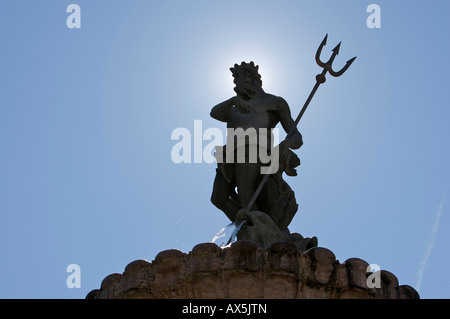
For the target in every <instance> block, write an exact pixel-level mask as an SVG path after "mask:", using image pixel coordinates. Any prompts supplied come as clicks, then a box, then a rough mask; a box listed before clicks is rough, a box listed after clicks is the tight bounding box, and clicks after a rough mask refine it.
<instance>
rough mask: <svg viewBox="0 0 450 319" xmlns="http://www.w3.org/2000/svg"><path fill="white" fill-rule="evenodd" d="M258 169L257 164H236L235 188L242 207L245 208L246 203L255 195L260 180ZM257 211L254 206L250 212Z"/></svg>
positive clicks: (258, 165)
mask: <svg viewBox="0 0 450 319" xmlns="http://www.w3.org/2000/svg"><path fill="white" fill-rule="evenodd" d="M260 167H261V165H260V164H258V163H242V164H240V163H236V164H235V172H236V186H237V190H238V198H239V202H240V203H241V205H242V207H244V208H247V205H248V203H249V202H250V200H251V199H252V196H253V194H254V193H255V190H256V187H257V184H258V181H259V179H260ZM254 210H257V207H256V205H255V204H253V206H252V207H251V208H250V211H254Z"/></svg>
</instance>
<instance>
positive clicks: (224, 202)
mask: <svg viewBox="0 0 450 319" xmlns="http://www.w3.org/2000/svg"><path fill="white" fill-rule="evenodd" d="M233 188H234V184H232V183H229V182H228V181H227V180H226V179H225V177H224V176H223V175H222V174H221V173H220V172H217V174H216V178H215V179H214V186H213V191H212V195H211V202H212V203H213V204H214V206H216V207H217V208H218V209H220V210H221V211H223V212H224V213H225V215H226V216H227V217H228V218H229V219H230V220H231V221H232V222H234V221H235V219H236V214H237V212H238V210H239V209H241V207H240V206H239V205H238V204H236V203H235V202H234V201H233V200H231V199H230V194H232V193H233Z"/></svg>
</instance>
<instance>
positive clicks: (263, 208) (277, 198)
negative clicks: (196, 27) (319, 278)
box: [211, 62, 317, 250]
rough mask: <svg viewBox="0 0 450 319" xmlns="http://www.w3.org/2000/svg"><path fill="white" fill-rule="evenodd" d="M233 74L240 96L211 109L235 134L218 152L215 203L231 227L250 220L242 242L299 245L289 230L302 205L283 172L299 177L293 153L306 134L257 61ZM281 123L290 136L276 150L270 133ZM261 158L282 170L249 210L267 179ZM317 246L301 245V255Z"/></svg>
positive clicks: (236, 68)
mask: <svg viewBox="0 0 450 319" xmlns="http://www.w3.org/2000/svg"><path fill="white" fill-rule="evenodd" d="M230 70H231V72H232V74H233V77H234V83H235V85H236V87H235V88H234V91H235V92H236V96H234V97H232V98H230V99H228V100H226V101H224V102H222V103H219V104H218V105H216V106H215V107H213V109H212V110H211V116H212V117H213V118H214V119H216V120H218V121H221V122H226V123H227V128H228V129H232V131H230V130H228V137H227V145H225V146H224V147H223V148H221V147H218V148H216V158H217V162H218V168H217V173H216V177H215V180H214V187H213V192H212V196H211V201H212V203H213V204H214V205H215V206H216V207H217V208H219V209H220V210H222V211H223V212H224V213H225V215H226V216H227V217H228V218H229V219H230V220H231V221H232V222H235V221H240V220H244V219H245V220H246V224H244V226H243V228H242V229H241V230H240V232H239V233H238V239H247V240H252V241H254V242H255V243H257V244H258V245H260V246H262V247H265V246H269V245H270V244H271V243H273V242H274V241H286V240H289V241H297V242H298V241H299V240H300V239H303V237H301V235H299V234H290V232H289V230H288V228H287V227H288V225H289V224H290V222H291V220H292V218H293V217H294V215H295V213H296V212H297V209H298V204H297V202H296V199H295V195H294V192H293V191H292V189H291V188H290V187H289V185H288V184H287V183H286V182H285V181H284V180H283V178H282V173H283V172H285V173H286V174H287V175H289V176H296V175H297V172H296V170H295V168H296V167H297V166H298V165H300V160H299V158H298V157H297V155H295V154H294V153H293V152H292V151H291V149H298V148H300V147H301V146H302V144H303V141H302V135H301V134H300V132H299V131H298V130H297V128H296V123H295V121H294V120H293V119H292V117H291V112H290V109H289V106H288V104H287V103H286V101H285V100H284V99H283V98H281V97H278V96H275V95H272V94H268V93H266V92H264V90H263V88H262V81H261V76H260V74H259V73H258V66H255V64H254V62H250V63H246V62H242V63H241V65H237V64H235V65H234V67H233V68H231V69H230ZM278 123H280V124H281V126H282V127H283V129H284V130H285V131H286V133H289V132H291V134H290V135H288V136H287V138H286V139H285V140H284V141H282V142H281V143H280V144H279V145H278V146H276V147H275V148H274V147H273V142H274V141H273V135H272V134H271V129H273V128H275V126H276V125H277V124H278ZM236 129H242V130H241V133H242V131H243V132H244V134H246V133H247V136H239V133H237V132H238V130H236ZM251 129H255V131H254V132H256V135H255V136H250V135H251V133H250V131H251ZM230 132H234V135H231V134H230ZM261 132H262V133H261ZM230 135H231V136H230ZM241 135H242V134H241ZM239 140H241V142H242V143H241V144H239ZM230 142H231V143H230ZM230 144H232V145H231V146H230ZM252 146H255V147H254V148H252ZM240 151H242V153H243V154H244V156H243V157H241V158H239V154H240V153H239V152H240ZM252 152H253V153H256V154H258V156H255V157H254V158H256V160H253V161H252V155H256V154H252ZM242 153H241V154H242ZM217 154H220V156H217ZM230 154H231V155H230ZM260 154H267V155H268V156H269V157H270V164H273V163H274V162H275V164H278V163H279V165H276V166H278V167H275V173H273V174H270V176H269V178H268V180H267V182H266V183H265V184H264V186H263V188H262V189H261V192H260V193H259V196H258V197H257V198H256V201H255V203H254V204H253V205H252V206H251V209H249V210H246V209H245V208H246V207H247V206H248V205H249V202H250V201H251V198H252V196H253V195H254V193H255V190H256V189H257V187H258V185H259V183H260V181H261V178H262V176H263V175H262V174H261V168H262V167H264V165H265V164H263V163H267V159H266V160H265V162H263V161H262V160H261V157H260V156H259V155H260ZM274 156H279V158H275V157H274ZM236 190H237V192H236ZM316 245H317V239H316V238H315V237H314V238H313V239H305V240H302V243H301V246H302V250H304V249H306V248H309V247H313V246H316Z"/></svg>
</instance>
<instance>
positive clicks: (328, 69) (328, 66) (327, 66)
mask: <svg viewBox="0 0 450 319" xmlns="http://www.w3.org/2000/svg"><path fill="white" fill-rule="evenodd" d="M327 39H328V33H327V34H326V35H325V38H324V39H323V41H322V43H321V44H320V46H319V48H318V49H317V52H316V62H317V64H318V65H319V66H320V67H321V68H323V71H322V73H321V74H318V75H317V76H316V84H315V85H314V88H313V89H312V91H311V93H310V94H309V96H308V99H307V100H306V102H305V104H304V105H303V107H302V109H301V111H300V113H299V114H298V116H297V118H296V119H295V122H294V125H292V127H291V129H290V130H289V132H288V134H287V135H286V138H285V139H287V138H288V137H290V136H291V135H292V134H294V132H295V129H296V127H297V125H298V122H300V119H301V118H302V116H303V113H305V111H306V108H307V107H308V105H309V103H310V102H311V100H312V98H313V97H314V94H316V91H317V89H318V88H319V86H320V85H321V84H322V83H325V81H326V78H325V75H326V74H327V73H330V74H331V75H332V76H334V77H339V76H341V75H342V74H344V73H345V71H347V69H348V68H349V67H350V65H352V63H353V61H355V59H356V57H354V58H352V59H350V60H348V61H347V63H346V64H345V66H344V67H343V68H342V69H341V70H340V71H338V72H336V71H334V70H333V68H332V66H333V61H334V59H335V58H336V56H337V55H338V54H339V49H340V48H341V42H339V44H338V45H337V46H336V47H335V48H334V49H333V50H332V51H333V54H332V55H331V57H330V59H329V60H328V62H326V63H324V62H322V60H320V55H321V53H322V49H323V47H324V46H325V45H326V44H327ZM268 178H269V174H264V177H263V179H262V180H261V182H260V183H259V185H258V188H257V189H256V191H255V193H254V194H253V197H252V198H251V200H250V202H249V203H248V205H247V211H249V210H250V209H251V207H252V206H253V204H254V203H255V201H256V198H257V197H258V195H259V193H260V192H261V189H262V188H263V186H264V184H265V183H266V181H267V179H268Z"/></svg>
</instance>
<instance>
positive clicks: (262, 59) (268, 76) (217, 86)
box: [209, 46, 283, 99]
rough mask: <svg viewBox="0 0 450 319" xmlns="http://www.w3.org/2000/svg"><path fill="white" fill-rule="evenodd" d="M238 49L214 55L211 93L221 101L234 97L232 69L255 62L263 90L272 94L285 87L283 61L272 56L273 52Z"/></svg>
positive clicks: (241, 47)
mask: <svg viewBox="0 0 450 319" xmlns="http://www.w3.org/2000/svg"><path fill="white" fill-rule="evenodd" d="M236 48H238V49H234V48H228V49H227V50H226V51H221V53H220V54H218V55H215V56H214V55H213V57H212V58H211V61H210V62H211V65H214V67H212V68H210V69H209V73H210V74H209V79H210V81H211V83H210V88H211V93H212V94H213V95H214V96H216V97H217V98H219V99H221V98H222V99H226V98H227V97H228V98H229V97H231V96H233V95H234V91H233V88H234V83H233V76H232V74H231V71H230V68H231V67H233V66H234V64H236V63H237V64H241V63H242V62H247V63H249V62H251V61H253V62H254V63H255V65H258V66H259V74H260V75H261V79H262V82H263V89H264V90H265V91H266V92H268V93H270V92H276V91H278V90H279V89H280V88H281V87H282V86H283V76H282V74H281V73H282V72H277V70H278V71H280V70H281V69H282V66H281V64H280V62H282V59H281V58H279V59H278V61H277V58H276V57H274V56H272V54H271V52H270V51H268V50H267V49H264V48H261V47H251V46H236Z"/></svg>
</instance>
